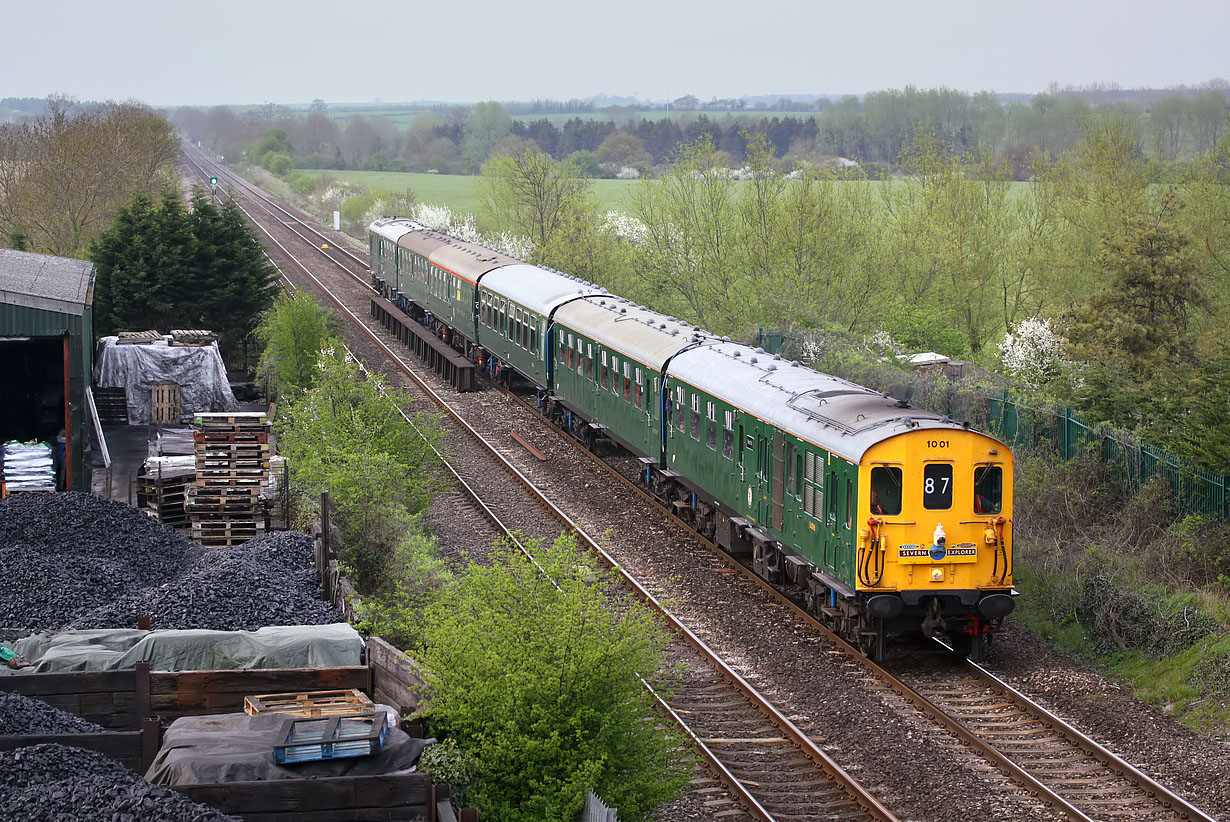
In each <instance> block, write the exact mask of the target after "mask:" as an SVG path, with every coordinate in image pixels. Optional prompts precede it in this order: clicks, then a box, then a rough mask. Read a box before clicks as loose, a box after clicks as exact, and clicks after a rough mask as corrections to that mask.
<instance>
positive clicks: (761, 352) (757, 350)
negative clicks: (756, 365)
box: [756, 348, 764, 354]
mask: <svg viewBox="0 0 1230 822" xmlns="http://www.w3.org/2000/svg"><path fill="white" fill-rule="evenodd" d="M756 353H757V354H763V353H764V349H763V348H757V349H756Z"/></svg>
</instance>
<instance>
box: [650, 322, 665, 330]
mask: <svg viewBox="0 0 1230 822" xmlns="http://www.w3.org/2000/svg"><path fill="white" fill-rule="evenodd" d="M652 324H653V321H652V320H651V321H650V325H652ZM658 328H661V329H662V330H663V331H665V330H666V323H661V324H660V325H659V326H658Z"/></svg>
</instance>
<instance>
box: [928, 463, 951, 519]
mask: <svg viewBox="0 0 1230 822" xmlns="http://www.w3.org/2000/svg"><path fill="white" fill-rule="evenodd" d="M923 507H924V508H931V509H934V510H944V509H947V508H951V507H952V466H951V465H940V464H937V463H932V464H931V465H926V466H923Z"/></svg>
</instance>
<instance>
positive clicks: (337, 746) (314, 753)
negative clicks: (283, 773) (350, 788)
mask: <svg viewBox="0 0 1230 822" xmlns="http://www.w3.org/2000/svg"><path fill="white" fill-rule="evenodd" d="M388 734H389V722H388V712H387V711H385V710H377V711H365V712H362V713H354V714H344V715H341V716H327V717H321V718H320V719H306V718H302V719H292V720H289V721H288V722H287V725H286V735H285V737H284V739H285V742H283V743H282V744H281V745H275V746H274V748H273V757H274V759H275V760H277V762H278V763H279V764H282V765H289V764H292V763H295V762H318V761H320V760H323V759H341V758H343V757H349V756H369V755H371V754H374V753H378V752H379V751H380V749H381V748H383V747H384V740H385V738H386V737H387V736H388Z"/></svg>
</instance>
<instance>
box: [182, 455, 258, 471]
mask: <svg viewBox="0 0 1230 822" xmlns="http://www.w3.org/2000/svg"><path fill="white" fill-rule="evenodd" d="M197 469H198V470H199V469H205V470H210V469H246V470H255V471H267V470H269V459H268V458H267V457H266V458H261V457H200V455H199V454H198V455H197Z"/></svg>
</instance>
